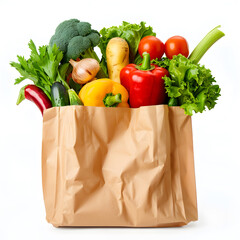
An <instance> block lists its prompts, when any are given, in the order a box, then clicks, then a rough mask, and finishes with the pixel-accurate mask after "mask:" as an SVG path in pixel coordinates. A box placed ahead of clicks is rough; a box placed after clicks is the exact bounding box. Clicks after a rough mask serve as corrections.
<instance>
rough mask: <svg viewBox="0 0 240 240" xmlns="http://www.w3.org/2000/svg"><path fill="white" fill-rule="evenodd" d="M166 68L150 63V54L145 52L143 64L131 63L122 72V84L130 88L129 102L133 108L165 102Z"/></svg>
mask: <svg viewBox="0 0 240 240" xmlns="http://www.w3.org/2000/svg"><path fill="white" fill-rule="evenodd" d="M168 75H169V74H168V71H167V70H166V69H165V68H162V67H158V66H156V65H154V64H150V55H149V54H148V53H146V52H145V53H143V62H142V65H135V64H129V65H127V66H126V67H124V68H123V69H122V70H121V72H120V80H121V84H122V85H123V86H124V87H125V88H126V89H127V90H128V93H129V103H130V106H131V107H132V108H138V107H141V106H150V105H158V104H164V103H166V101H167V94H166V90H165V85H164V80H163V77H164V76H168Z"/></svg>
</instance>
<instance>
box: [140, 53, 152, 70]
mask: <svg viewBox="0 0 240 240" xmlns="http://www.w3.org/2000/svg"><path fill="white" fill-rule="evenodd" d="M142 57H143V61H142V65H141V70H149V69H150V66H151V65H150V63H151V60H150V54H149V53H147V52H144V53H143V54H142Z"/></svg>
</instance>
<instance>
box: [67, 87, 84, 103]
mask: <svg viewBox="0 0 240 240" xmlns="http://www.w3.org/2000/svg"><path fill="white" fill-rule="evenodd" d="M68 96H69V100H70V105H83V103H82V101H81V99H80V98H79V97H78V95H77V93H76V92H75V91H74V90H73V89H69V90H68Z"/></svg>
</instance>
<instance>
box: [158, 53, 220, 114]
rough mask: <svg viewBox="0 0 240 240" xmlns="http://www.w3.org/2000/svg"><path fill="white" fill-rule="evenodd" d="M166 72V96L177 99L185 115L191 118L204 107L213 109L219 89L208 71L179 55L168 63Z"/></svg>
mask: <svg viewBox="0 0 240 240" xmlns="http://www.w3.org/2000/svg"><path fill="white" fill-rule="evenodd" d="M155 63H156V62H155ZM168 71H169V75H170V77H167V76H165V77H164V81H165V87H166V91H167V94H168V96H169V97H170V98H171V99H174V98H175V99H177V102H178V104H179V106H181V108H183V109H184V110H185V113H186V114H188V115H190V116H191V115H192V114H193V111H194V112H196V113H197V112H200V113H202V112H203V111H204V110H205V109H206V107H207V108H208V109H209V110H210V109H212V108H214V106H215V105H216V101H217V99H218V97H219V96H220V90H221V89H220V87H219V86H218V85H216V84H214V83H215V82H216V81H215V78H214V77H213V76H212V74H211V71H210V70H209V69H207V68H205V67H204V66H201V65H199V64H194V63H192V62H191V61H190V60H189V59H187V58H186V57H184V56H182V55H181V54H179V55H178V56H174V57H173V59H172V60H170V61H169V66H168Z"/></svg>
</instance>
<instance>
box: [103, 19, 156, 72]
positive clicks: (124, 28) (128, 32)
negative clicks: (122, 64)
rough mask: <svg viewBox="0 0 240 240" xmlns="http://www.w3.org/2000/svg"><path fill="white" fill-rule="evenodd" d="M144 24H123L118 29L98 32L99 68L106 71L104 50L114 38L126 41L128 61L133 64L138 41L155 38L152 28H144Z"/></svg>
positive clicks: (105, 29)
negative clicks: (146, 37)
mask: <svg viewBox="0 0 240 240" xmlns="http://www.w3.org/2000/svg"><path fill="white" fill-rule="evenodd" d="M145 24H146V23H145V22H141V23H140V24H130V23H128V22H123V23H122V25H121V26H119V27H117V26H113V27H110V28H103V29H102V30H101V31H100V34H101V38H100V43H99V45H98V46H99V48H100V49H101V52H102V60H101V67H102V68H104V69H107V67H106V48H107V44H108V42H109V41H110V39H112V38H114V37H121V38H123V39H125V40H126V41H127V43H128V45H129V60H130V62H132V63H133V62H134V60H135V57H136V54H137V50H138V45H139V42H140V40H141V39H142V38H143V37H145V36H149V35H152V36H156V33H154V32H153V30H152V27H150V26H148V27H146V26H145ZM104 66H105V67H104Z"/></svg>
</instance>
